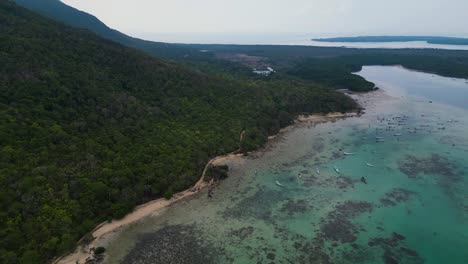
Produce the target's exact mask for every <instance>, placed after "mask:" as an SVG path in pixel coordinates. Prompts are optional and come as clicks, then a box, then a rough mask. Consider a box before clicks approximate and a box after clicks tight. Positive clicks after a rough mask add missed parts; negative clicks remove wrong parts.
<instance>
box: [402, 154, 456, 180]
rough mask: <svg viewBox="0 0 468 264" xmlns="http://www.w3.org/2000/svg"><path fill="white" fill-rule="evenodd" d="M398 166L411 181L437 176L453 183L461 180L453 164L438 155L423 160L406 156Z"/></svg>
mask: <svg viewBox="0 0 468 264" xmlns="http://www.w3.org/2000/svg"><path fill="white" fill-rule="evenodd" d="M398 165H399V169H400V171H402V172H403V173H405V174H406V175H407V176H408V177H409V178H412V179H416V178H418V177H420V176H421V175H439V176H443V177H445V178H447V179H448V180H450V181H454V182H455V181H459V180H460V179H461V176H460V175H458V173H457V169H456V166H455V164H454V163H453V162H452V161H450V160H448V159H447V158H445V157H443V156H440V155H438V154H432V155H430V156H429V157H425V158H418V157H415V156H411V155H406V157H405V159H404V160H401V161H399V162H398Z"/></svg>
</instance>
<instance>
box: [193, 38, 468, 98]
mask: <svg viewBox="0 0 468 264" xmlns="http://www.w3.org/2000/svg"><path fill="white" fill-rule="evenodd" d="M190 46H191V47H196V48H198V49H206V50H209V51H211V52H213V53H215V54H218V55H222V54H246V55H249V56H257V57H261V58H264V59H265V60H266V61H267V62H268V63H269V64H270V65H272V66H273V67H274V68H275V69H277V71H278V72H280V73H283V74H284V76H283V78H293V79H294V78H298V79H299V80H301V81H305V82H312V83H319V84H323V85H326V86H330V87H334V88H337V89H343V88H344V89H350V90H353V91H368V90H371V89H372V88H373V87H374V85H373V84H372V83H370V82H368V81H366V80H365V79H363V78H361V77H360V76H356V75H354V74H352V73H353V72H357V71H360V70H361V68H362V66H365V65H368V66H371V65H401V66H403V67H405V68H408V69H411V70H417V71H423V72H429V73H434V74H438V75H442V76H445V77H455V78H468V51H460V50H435V49H347V48H329V47H308V46H273V45H263V46H262V45H190Z"/></svg>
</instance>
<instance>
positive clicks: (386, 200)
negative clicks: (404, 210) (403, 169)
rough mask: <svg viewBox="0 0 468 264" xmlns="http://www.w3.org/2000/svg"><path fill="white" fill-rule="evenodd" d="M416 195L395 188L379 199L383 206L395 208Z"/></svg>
mask: <svg viewBox="0 0 468 264" xmlns="http://www.w3.org/2000/svg"><path fill="white" fill-rule="evenodd" d="M414 195H416V193H415V192H413V191H410V190H406V189H403V188H395V189H393V190H391V191H390V192H388V193H386V194H384V195H383V197H382V198H380V202H381V203H382V204H383V205H384V206H396V205H397V204H399V203H403V202H407V201H409V200H411V198H412V197H413V196H414Z"/></svg>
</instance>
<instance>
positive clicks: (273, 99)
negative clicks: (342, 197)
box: [0, 1, 357, 263]
mask: <svg viewBox="0 0 468 264" xmlns="http://www.w3.org/2000/svg"><path fill="white" fill-rule="evenodd" d="M0 61H1V62H2V63H0V90H1V91H0V263H45V262H46V261H48V260H50V259H52V258H53V257H55V256H58V255H60V254H63V253H65V252H67V251H68V250H70V249H72V248H74V246H75V243H76V242H77V241H78V240H79V239H80V238H81V237H82V236H83V235H85V234H86V233H88V232H90V231H91V230H92V229H93V228H94V227H95V226H96V225H97V224H98V223H100V222H102V221H106V220H111V219H112V218H120V217H122V216H124V215H125V214H126V213H128V212H130V211H131V210H132V209H133V208H134V207H135V206H136V205H138V204H141V203H143V202H146V201H148V200H151V199H154V198H157V197H163V196H165V197H170V196H171V195H172V194H174V193H176V192H178V191H181V190H184V189H186V188H188V187H189V186H191V185H192V184H194V183H195V182H196V181H197V180H198V178H199V177H200V174H201V171H202V170H203V168H204V166H205V164H206V162H207V161H208V160H209V159H210V158H211V157H214V156H217V155H220V154H225V153H228V152H231V151H234V150H236V149H238V148H239V146H240V147H241V148H242V150H244V151H247V150H253V149H256V148H258V147H259V146H261V145H262V144H263V143H264V142H265V141H266V138H267V136H268V135H271V134H274V133H276V132H278V130H279V129H280V128H281V127H284V126H286V125H288V124H290V123H291V122H292V120H293V119H294V117H295V116H296V115H297V114H299V113H303V112H307V113H315V112H330V111H340V112H345V111H350V110H353V109H356V108H357V105H356V103H355V102H354V101H353V100H352V99H350V98H349V97H347V96H345V95H343V94H341V93H338V92H335V91H333V90H332V89H329V88H327V87H325V86H320V85H314V84H310V83H309V84H307V83H304V82H302V81H300V80H292V79H279V78H278V79H274V80H273V79H271V80H261V79H258V78H248V77H242V78H237V77H235V75H233V76H229V74H228V72H227V70H226V71H223V70H219V71H218V72H220V73H221V74H216V75H208V74H206V73H204V71H203V72H202V71H194V70H192V69H191V68H186V67H184V66H180V65H177V64H173V63H170V62H165V61H161V60H157V59H154V58H152V57H150V56H148V55H146V54H144V53H142V52H140V51H136V50H132V49H129V48H126V47H124V46H121V45H120V44H116V43H113V42H111V41H108V40H104V39H101V38H100V37H98V36H96V35H94V34H93V33H90V32H88V31H84V30H77V29H72V28H69V27H67V26H64V25H62V24H58V23H56V22H54V21H52V20H49V19H45V18H43V17H41V16H39V15H37V14H34V13H32V12H30V11H27V10H25V9H23V8H20V7H18V6H16V5H15V4H13V3H12V2H10V1H0ZM207 68H208V69H210V68H211V69H213V66H210V67H207ZM240 68H242V67H240ZM242 131H245V132H244V133H245V135H244V137H243V140H242V142H240V143H239V135H240V133H241V132H242ZM216 173H218V174H219V173H220V172H216ZM220 175H221V174H220Z"/></svg>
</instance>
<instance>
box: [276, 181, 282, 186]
mask: <svg viewBox="0 0 468 264" xmlns="http://www.w3.org/2000/svg"><path fill="white" fill-rule="evenodd" d="M276 185H278V186H280V187H284V185H283V184H281V183H280V182H279V181H276Z"/></svg>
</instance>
